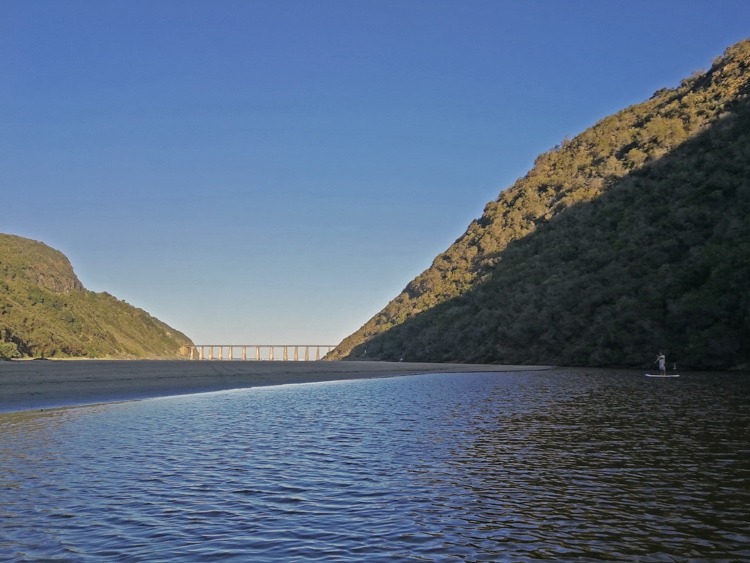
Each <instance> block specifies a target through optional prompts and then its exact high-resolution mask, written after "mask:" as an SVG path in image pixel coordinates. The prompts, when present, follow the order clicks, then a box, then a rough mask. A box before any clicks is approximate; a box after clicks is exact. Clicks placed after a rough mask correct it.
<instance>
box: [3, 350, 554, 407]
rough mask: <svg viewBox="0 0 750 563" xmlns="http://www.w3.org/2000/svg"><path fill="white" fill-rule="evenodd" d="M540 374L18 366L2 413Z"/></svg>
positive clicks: (252, 364)
mask: <svg viewBox="0 0 750 563" xmlns="http://www.w3.org/2000/svg"><path fill="white" fill-rule="evenodd" d="M539 369H546V366H501V365H484V364H429V363H410V362H349V361H346V362H326V361H316V362H278V361H277V362H271V361H237V360H233V361H228V360H225V361H218V360H214V361H209V360H203V361H188V360H64V361H63V360H40V361H38V360H24V361H6V362H0V412H14V411H23V410H37V409H47V408H55V407H64V406H78V405H87V404H96V403H105V402H114V401H126V400H136V399H145V398H150V397H165V396H170V395H183V394H190V393H205V392H210V391H225V390H229V389H242V388H248V387H258V386H267V385H286V384H290V383H312V382H321V381H338V380H346V379H368V378H376V377H393V376H401V375H417V374H425V373H469V372H508V371H535V370H539Z"/></svg>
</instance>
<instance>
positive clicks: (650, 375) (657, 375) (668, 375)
mask: <svg viewBox="0 0 750 563" xmlns="http://www.w3.org/2000/svg"><path fill="white" fill-rule="evenodd" d="M646 377H680V376H679V375H677V374H676V373H670V374H667V375H661V374H660V373H657V374H652V373H647V374H646Z"/></svg>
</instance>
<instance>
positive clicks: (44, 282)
mask: <svg viewBox="0 0 750 563" xmlns="http://www.w3.org/2000/svg"><path fill="white" fill-rule="evenodd" d="M191 345H192V342H191V341H190V339H189V338H188V337H187V336H185V335H184V334H182V333H180V332H178V331H176V330H174V329H173V328H170V327H169V326H167V325H166V324H164V323H163V322H161V321H160V320H158V319H155V318H154V317H152V316H151V315H149V314H148V313H146V312H145V311H143V310H141V309H137V308H135V307H133V306H131V305H128V304H127V303H125V302H124V301H120V300H118V299H117V298H115V297H113V296H112V295H109V294H108V293H94V292H93V291H87V290H86V289H84V287H83V285H81V282H80V281H79V280H78V278H77V277H76V275H75V273H74V272H73V268H72V266H71V265H70V261H69V260H68V259H67V258H66V257H65V256H64V255H63V254H62V253H60V252H58V251H57V250H54V249H52V248H50V247H49V246H47V245H45V244H42V243H41V242H37V241H34V240H29V239H25V238H21V237H17V236H13V235H5V234H0V358H14V357H45V358H50V357H87V358H176V357H179V356H180V355H181V352H180V348H181V347H183V346H191Z"/></svg>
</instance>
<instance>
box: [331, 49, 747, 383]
mask: <svg viewBox="0 0 750 563" xmlns="http://www.w3.org/2000/svg"><path fill="white" fill-rule="evenodd" d="M748 94H750V40H745V41H742V42H740V43H738V44H736V45H734V46H733V47H730V48H729V49H727V51H726V53H725V54H724V56H723V57H720V58H718V59H716V60H715V61H714V64H713V65H712V67H711V69H709V70H708V71H707V72H702V73H695V74H694V75H693V76H692V77H690V78H688V79H685V80H683V81H682V83H681V85H680V86H679V87H678V88H674V89H663V90H660V91H658V92H656V93H655V94H654V95H653V96H652V98H651V99H649V100H648V101H646V102H643V103H641V104H638V105H634V106H631V107H629V108H627V109H624V110H622V111H620V112H619V113H617V114H615V115H612V116H609V117H607V118H605V119H603V120H601V121H600V122H599V123H597V124H596V125H594V126H593V127H591V128H590V129H588V130H586V131H584V132H583V133H581V134H580V135H578V136H577V137H575V138H574V139H570V140H565V141H564V142H563V143H562V144H561V145H559V146H557V147H555V148H554V149H553V150H550V151H549V152H547V153H545V154H542V155H540V156H539V157H538V158H537V160H536V162H535V165H534V167H533V169H532V170H531V171H529V172H528V173H527V174H526V175H525V176H524V177H523V178H520V179H519V180H518V181H517V182H516V183H515V184H514V185H513V186H511V187H510V188H508V189H507V190H505V191H503V192H502V193H501V194H500V196H499V197H498V198H497V200H495V201H492V202H490V203H489V204H487V206H486V207H485V210H484V214H483V215H482V217H481V218H480V219H479V220H477V221H474V222H472V224H471V225H470V226H469V228H468V229H467V231H466V233H465V234H464V235H463V236H461V237H460V238H459V239H458V240H457V241H456V242H455V243H454V244H453V245H452V246H451V247H450V248H448V250H446V252H444V253H443V254H440V255H439V256H438V257H437V258H435V260H434V262H433V264H432V266H431V267H430V268H428V269H427V270H426V271H425V272H423V273H422V274H420V275H419V276H418V277H417V278H416V279H414V280H413V281H412V282H411V283H409V284H408V285H407V287H406V288H405V289H404V291H403V292H402V293H401V294H400V295H398V296H397V297H396V298H395V299H394V300H393V301H391V302H390V303H389V304H388V305H387V306H386V307H385V308H384V309H383V310H382V311H381V312H379V313H378V314H377V315H375V316H374V317H373V318H372V319H370V320H369V321H368V322H367V323H366V324H365V325H364V326H363V327H362V328H361V329H360V330H358V331H357V332H356V333H354V334H352V335H351V336H349V337H347V338H346V339H345V340H344V341H343V342H342V343H341V344H340V345H339V346H338V347H337V348H336V349H335V350H333V351H332V352H331V354H329V356H328V359H342V358H346V359H388V360H394V359H398V358H401V357H403V358H404V359H406V360H410V361H452V362H496V363H513V364H516V363H521V364H523V363H526V364H554V365H579V366H643V365H648V364H649V363H650V362H651V361H652V360H653V359H654V358H655V357H656V354H657V353H658V352H659V351H660V350H663V351H665V352H666V354H667V357H668V361H669V362H670V364H671V362H672V361H676V362H677V363H678V364H680V365H683V366H687V367H694V368H700V367H711V368H738V367H745V368H747V367H748V366H750V346H749V345H748V343H749V342H750V282H749V281H748V280H750V100H749V98H748Z"/></svg>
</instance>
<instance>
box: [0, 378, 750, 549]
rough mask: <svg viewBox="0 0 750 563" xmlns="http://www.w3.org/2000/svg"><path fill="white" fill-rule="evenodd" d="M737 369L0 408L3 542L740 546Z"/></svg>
mask: <svg viewBox="0 0 750 563" xmlns="http://www.w3.org/2000/svg"><path fill="white" fill-rule="evenodd" d="M749 425H750V378H749V377H748V376H747V375H741V374H692V375H690V374H688V375H683V376H682V377H681V378H676V379H661V380H659V379H657V380H654V379H650V378H646V377H643V375H642V374H637V373H634V372H632V371H610V370H567V371H566V370H553V371H540V372H517V373H476V374H441V375H422V376H410V377H396V378H389V379H374V380H359V381H344V382H332V383H330V382H329V383H316V384H301V385H289V386H278V387H264V388H254V389H245V390H239V391H230V392H221V393H208V394H201V395H189V396H180V397H169V398H160V399H149V400H143V401H137V402H127V403H117V404H107V405H98V406H92V407H80V408H70V409H59V410H53V411H44V412H33V413H32V412H25V413H8V414H4V415H0V560H2V561H36V560H38V561H51V560H54V561H97V562H98V561H148V562H157V561H170V562H173V561H253V562H263V561H539V560H548V561H559V560H576V561H654V562H657V561H658V562H661V561H696V560H700V561H703V560H710V561H750V428H748V426H749Z"/></svg>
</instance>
